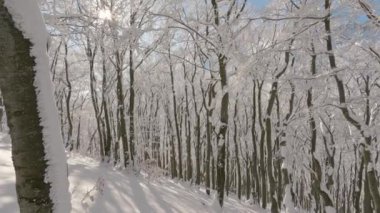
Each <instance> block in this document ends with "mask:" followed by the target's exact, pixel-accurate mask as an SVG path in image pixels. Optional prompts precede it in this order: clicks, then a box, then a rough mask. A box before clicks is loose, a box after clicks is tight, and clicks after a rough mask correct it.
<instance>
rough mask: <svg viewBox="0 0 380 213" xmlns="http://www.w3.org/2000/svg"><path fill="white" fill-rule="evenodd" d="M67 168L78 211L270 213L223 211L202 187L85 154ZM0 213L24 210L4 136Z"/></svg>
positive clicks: (230, 202)
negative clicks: (139, 172)
mask: <svg viewBox="0 0 380 213" xmlns="http://www.w3.org/2000/svg"><path fill="white" fill-rule="evenodd" d="M68 164H69V181H70V192H71V203H72V212H73V213H84V212H90V213H96V212H102V213H104V212H109V213H124V212H131V213H132V212H141V213H155V212H165V213H175V212H186V213H192V212H194V213H196V212H252V213H254V212H265V211H263V210H260V208H258V207H254V206H251V205H248V204H245V203H243V202H240V201H238V200H237V199H234V198H231V197H228V198H226V203H225V207H224V208H223V210H221V209H218V205H217V203H216V200H215V199H214V198H213V197H215V195H214V196H211V198H210V197H209V196H207V195H206V193H205V191H204V189H202V188H199V187H195V186H191V185H190V184H189V183H183V182H178V181H173V180H169V179H166V178H156V179H154V180H151V181H149V180H148V179H147V178H144V177H143V175H136V174H135V172H133V171H118V170H115V169H113V168H112V167H111V166H109V165H106V164H100V163H98V162H97V161H96V160H93V159H91V158H88V157H83V156H80V155H72V156H71V157H70V158H69V160H68ZM0 212H3V213H17V212H19V210H18V204H17V198H16V190H15V174H14V169H13V164H12V159H11V145H10V139H9V136H7V135H4V134H0Z"/></svg>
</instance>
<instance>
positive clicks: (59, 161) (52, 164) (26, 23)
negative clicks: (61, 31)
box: [1, 0, 70, 213]
mask: <svg viewBox="0 0 380 213" xmlns="http://www.w3.org/2000/svg"><path fill="white" fill-rule="evenodd" d="M4 4H5V6H6V7H7V9H8V11H9V13H10V14H11V15H12V18H13V20H14V22H15V24H16V27H17V28H18V29H19V30H20V31H21V32H22V33H23V35H24V37H25V38H27V39H29V40H30V42H31V43H32V48H31V50H30V54H31V56H32V57H34V58H35V60H34V61H35V64H36V65H35V67H34V70H35V71H36V77H35V82H34V86H35V87H36V89H37V104H38V110H39V117H40V119H41V126H42V128H43V132H42V134H43V140H44V147H45V156H46V160H47V164H48V168H47V171H46V174H47V178H46V181H47V182H49V183H50V184H51V190H50V196H51V198H52V201H53V203H54V212H56V213H68V212H70V194H69V193H68V188H69V182H68V180H67V165H66V161H67V159H66V155H65V153H64V147H63V143H62V139H61V134H60V128H59V119H58V110H57V107H56V105H55V102H54V95H53V91H54V90H53V88H54V87H53V85H52V82H51V78H50V72H49V57H48V55H47V50H46V48H47V41H48V33H47V31H46V27H45V24H44V20H43V18H42V15H41V12H40V9H39V7H38V4H37V2H36V0H5V2H4ZM1 212H2V211H1Z"/></svg>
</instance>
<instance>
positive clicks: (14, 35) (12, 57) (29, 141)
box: [0, 0, 53, 212]
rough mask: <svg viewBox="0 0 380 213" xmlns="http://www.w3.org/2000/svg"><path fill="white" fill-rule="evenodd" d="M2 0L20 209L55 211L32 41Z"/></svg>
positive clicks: (1, 68)
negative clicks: (17, 26) (31, 53)
mask: <svg viewBox="0 0 380 213" xmlns="http://www.w3.org/2000/svg"><path fill="white" fill-rule="evenodd" d="M3 4H4V1H3V0H0V29H1V30H0V49H1V54H0V86H1V91H2V94H3V97H4V105H5V108H6V113H7V119H8V126H9V129H10V135H11V138H12V158H13V164H14V167H15V172H16V191H17V196H18V203H19V206H20V212H52V211H53V201H52V199H51V198H50V196H49V194H50V188H51V186H50V183H48V182H47V181H45V179H46V177H45V173H46V170H47V161H46V160H45V152H46V151H45V148H44V145H43V135H42V129H43V128H42V126H41V121H40V118H39V112H38V105H37V91H36V87H35V86H34V81H35V74H36V72H35V71H34V70H33V68H34V66H35V61H34V60H35V58H33V57H31V56H30V55H29V51H30V49H31V43H30V41H29V40H27V39H25V38H24V36H23V34H22V33H21V32H20V31H19V30H18V29H17V28H16V27H15V24H14V22H13V20H12V17H11V15H10V14H9V12H8V11H7V9H6V8H5V7H4V6H3Z"/></svg>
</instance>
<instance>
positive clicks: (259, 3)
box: [248, 0, 270, 8]
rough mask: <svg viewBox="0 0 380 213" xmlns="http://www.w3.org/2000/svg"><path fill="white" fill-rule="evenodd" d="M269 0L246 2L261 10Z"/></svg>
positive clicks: (250, 0)
mask: <svg viewBox="0 0 380 213" xmlns="http://www.w3.org/2000/svg"><path fill="white" fill-rule="evenodd" d="M269 1H270V0H248V2H249V3H250V4H252V5H253V6H254V7H256V8H263V7H264V6H265V5H266V4H267V3H268V2H269Z"/></svg>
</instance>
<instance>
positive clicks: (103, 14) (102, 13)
mask: <svg viewBox="0 0 380 213" xmlns="http://www.w3.org/2000/svg"><path fill="white" fill-rule="evenodd" d="M98 17H99V18H100V19H103V20H111V19H112V14H111V11H110V10H108V9H101V10H99V14H98Z"/></svg>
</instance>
